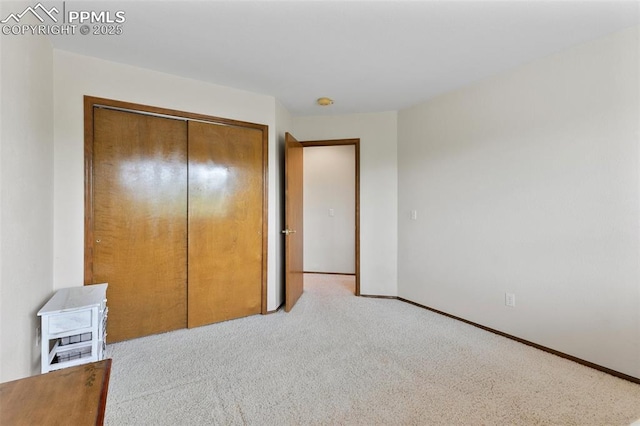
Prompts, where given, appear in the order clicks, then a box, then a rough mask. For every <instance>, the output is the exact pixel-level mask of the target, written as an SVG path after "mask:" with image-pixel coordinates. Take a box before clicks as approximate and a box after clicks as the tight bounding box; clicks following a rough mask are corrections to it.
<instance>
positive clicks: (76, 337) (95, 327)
mask: <svg viewBox="0 0 640 426" xmlns="http://www.w3.org/2000/svg"><path fill="white" fill-rule="evenodd" d="M107 312H108V308H107V284H92V285H87V286H84V287H71V288H63V289H61V290H58V291H57V292H56V294H54V295H53V297H52V298H51V299H50V300H49V301H48V302H47V303H46V304H45V305H44V306H43V307H42V309H40V311H38V315H39V316H40V318H41V325H42V343H41V344H42V368H41V371H42V373H47V372H49V371H52V370H58V369H60V368H65V367H72V366H74V365H80V364H86V363H89V362H95V361H100V360H102V359H104V351H105V345H106V328H107V327H106V326H107Z"/></svg>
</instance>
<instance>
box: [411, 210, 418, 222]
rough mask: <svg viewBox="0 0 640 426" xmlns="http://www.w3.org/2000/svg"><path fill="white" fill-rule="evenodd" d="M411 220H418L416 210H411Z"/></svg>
mask: <svg viewBox="0 0 640 426" xmlns="http://www.w3.org/2000/svg"><path fill="white" fill-rule="evenodd" d="M411 220H418V210H411Z"/></svg>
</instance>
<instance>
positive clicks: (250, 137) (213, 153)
mask: <svg viewBox="0 0 640 426" xmlns="http://www.w3.org/2000/svg"><path fill="white" fill-rule="evenodd" d="M262 155H263V153H262V132H261V131H259V130H255V129H249V128H242V127H233V126H224V125H217V124H211V123H202V122H189V231H188V232H189V238H188V256H189V262H188V265H189V268H188V272H189V292H188V299H189V313H188V325H189V327H196V326H200V325H204V324H211V323H214V322H218V321H224V320H229V319H233V318H239V317H244V316H248V315H252V314H257V313H260V312H261V301H262V217H263V216H262V215H263V206H262V203H263V190H264V186H263V183H264V181H263V180H264V175H263V173H264V171H263V157H262Z"/></svg>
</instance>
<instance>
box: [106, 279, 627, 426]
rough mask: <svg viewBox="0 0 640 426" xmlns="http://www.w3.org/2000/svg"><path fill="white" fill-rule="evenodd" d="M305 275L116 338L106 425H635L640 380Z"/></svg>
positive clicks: (349, 283)
mask: <svg viewBox="0 0 640 426" xmlns="http://www.w3.org/2000/svg"><path fill="white" fill-rule="evenodd" d="M353 288H354V284H353V277H341V276H331V275H307V276H306V277H305V292H304V294H303V296H302V297H301V299H300V300H299V302H298V304H297V305H296V306H295V308H294V309H293V310H292V311H291V312H290V313H285V312H283V311H279V312H277V313H275V314H272V315H267V316H261V315H257V316H252V317H248V318H243V319H239V320H234V321H227V322H224V323H219V324H215V325H210V326H206V327H200V328H196V329H190V330H180V331H175V332H171V333H165V334H161V335H156V336H150V337H145V338H141V339H135V340H130V341H126V342H121V343H115V344H111V345H108V347H107V355H108V356H109V357H111V358H113V367H112V373H111V381H110V385H109V394H108V401H107V409H106V419H105V423H106V424H107V425H212V424H215V425H244V424H247V425H298V424H300V425H321V424H336V425H337V424H341V425H481V424H483V425H629V424H630V423H632V422H633V421H634V420H637V419H638V418H640V385H637V384H634V383H631V382H628V381H625V380H622V379H618V378H616V377H613V376H610V375H607V374H605V373H602V372H599V371H596V370H593V369H591V368H588V367H584V366H582V365H579V364H576V363H574V362H571V361H568V360H565V359H562V358H559V357H556V356H553V355H550V354H547V353H545V352H542V351H539V350H537V349H534V348H531V347H528V346H525V345H522V344H520V343H517V342H514V341H512V340H509V339H506V338H503V337H500V336H497V335H494V334H492V333H489V332H485V331H482V330H480V329H478V328H475V327H472V326H470V325H467V324H464V323H462V322H459V321H456V320H453V319H450V318H447V317H444V316H441V315H438V314H435V313H432V312H430V311H427V310H424V309H421V308H418V307H415V306H412V305H410V304H407V303H403V302H400V301H397V300H385V299H371V298H359V297H355V296H354V295H353Z"/></svg>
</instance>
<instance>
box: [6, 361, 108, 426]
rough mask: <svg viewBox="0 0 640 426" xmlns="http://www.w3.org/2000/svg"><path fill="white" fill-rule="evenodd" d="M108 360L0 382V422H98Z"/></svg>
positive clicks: (77, 425) (76, 424)
mask: <svg viewBox="0 0 640 426" xmlns="http://www.w3.org/2000/svg"><path fill="white" fill-rule="evenodd" d="M110 373H111V360H110V359H105V360H102V361H97V362H92V363H89V364H83V365H78V366H75V367H69V368H63V369H61V370H56V371H52V372H50V373H46V374H40V375H38V376H32V377H26V378H24V379H20V380H14V381H12V382H6V383H0V425H2V426H9V425H74V426H82V425H101V424H102V423H103V421H104V409H105V405H106V402H107V391H108V387H109V375H110Z"/></svg>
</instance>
